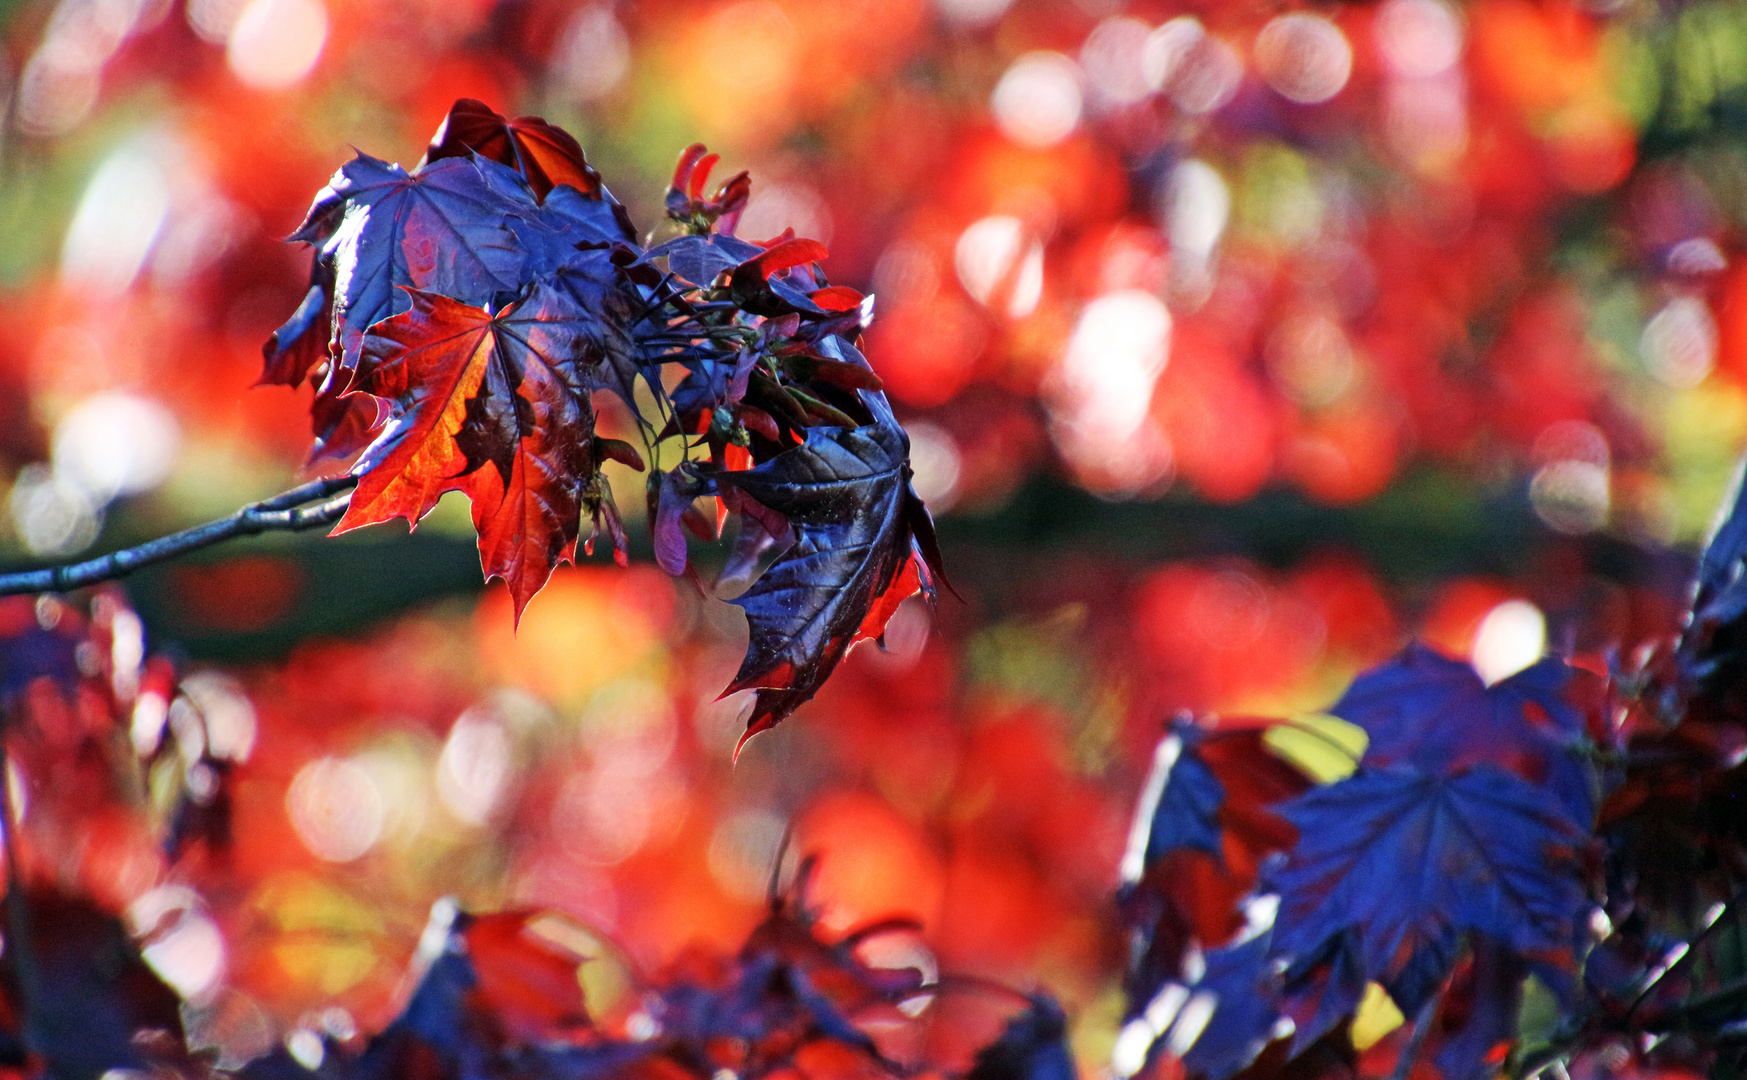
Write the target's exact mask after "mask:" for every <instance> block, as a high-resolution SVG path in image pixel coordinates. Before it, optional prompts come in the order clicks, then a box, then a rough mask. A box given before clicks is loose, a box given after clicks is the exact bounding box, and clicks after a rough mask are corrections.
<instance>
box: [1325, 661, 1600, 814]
mask: <svg viewBox="0 0 1747 1080" xmlns="http://www.w3.org/2000/svg"><path fill="white" fill-rule="evenodd" d="M1593 678H1594V677H1593V676H1591V675H1589V674H1588V673H1587V672H1581V671H1579V670H1577V669H1576V668H1573V667H1571V666H1570V665H1568V664H1566V663H1565V662H1564V661H1562V660H1559V659H1556V658H1548V659H1546V660H1542V661H1541V662H1539V663H1537V664H1535V665H1533V666H1531V667H1528V668H1526V669H1524V670H1522V671H1520V672H1518V673H1517V674H1515V675H1513V676H1511V677H1510V678H1508V679H1504V680H1501V681H1500V682H1498V683H1497V684H1495V685H1493V686H1490V687H1489V686H1487V685H1486V684H1485V683H1483V682H1482V681H1481V680H1480V676H1479V675H1478V674H1477V673H1476V672H1475V671H1474V668H1473V667H1472V666H1471V665H1469V664H1467V663H1465V662H1463V661H1460V660H1452V659H1449V658H1448V657H1445V656H1441V655H1439V654H1438V653H1437V652H1435V651H1433V650H1432V649H1430V648H1427V647H1426V646H1425V645H1422V644H1419V643H1415V644H1412V645H1409V646H1408V647H1407V648H1406V649H1405V650H1403V652H1402V653H1401V654H1400V655H1399V656H1397V657H1395V658H1394V659H1393V660H1390V661H1388V662H1386V663H1383V664H1379V665H1378V666H1376V667H1375V668H1372V669H1371V670H1369V671H1367V672H1365V673H1364V674H1363V675H1360V676H1359V677H1358V678H1356V679H1354V680H1353V684H1352V686H1351V687H1349V688H1348V690H1347V692H1346V693H1345V694H1343V695H1342V696H1341V699H1340V700H1339V701H1338V702H1336V703H1335V704H1334V705H1333V706H1332V707H1330V709H1329V712H1331V713H1333V714H1334V715H1335V716H1338V717H1340V718H1341V719H1343V720H1346V721H1348V722H1349V723H1353V724H1356V725H1358V726H1359V727H1361V728H1363V729H1364V730H1365V734H1366V735H1367V737H1368V740H1369V741H1368V742H1367V744H1366V746H1365V754H1364V757H1363V758H1362V759H1361V760H1362V763H1363V764H1364V765H1367V766H1383V765H1396V764H1411V765H1415V766H1418V767H1420V768H1422V769H1426V770H1428V771H1432V772H1448V771H1451V770H1454V769H1459V768H1462V767H1464V766H1466V765H1470V764H1474V763H1477V762H1490V763H1492V764H1494V765H1498V766H1500V767H1502V768H1506V769H1509V770H1511V771H1512V772H1514V773H1516V774H1517V775H1519V776H1521V777H1523V778H1524V779H1525V780H1528V781H1530V782H1533V783H1542V782H1546V783H1548V784H1549V785H1551V787H1552V788H1553V790H1554V791H1556V792H1557V793H1558V794H1559V797H1560V798H1561V799H1563V800H1565V802H1566V805H1567V806H1568V807H1569V808H1570V812H1571V814H1572V815H1573V817H1574V818H1575V819H1576V820H1579V821H1584V822H1587V821H1588V820H1589V819H1590V818H1591V817H1592V816H1593V815H1594V812H1595V804H1596V795H1597V792H1596V781H1595V777H1594V774H1593V770H1592V769H1591V768H1590V767H1589V766H1588V765H1587V764H1586V763H1585V762H1584V761H1583V760H1582V759H1581V758H1579V757H1578V756H1577V755H1576V754H1575V753H1573V752H1572V751H1573V749H1574V744H1575V743H1576V742H1577V741H1578V740H1580V739H1581V738H1582V737H1583V736H1584V734H1585V730H1586V727H1585V721H1584V713H1583V710H1582V709H1580V708H1579V707H1578V706H1577V705H1576V704H1574V702H1573V701H1572V699H1571V697H1570V696H1568V695H1569V694H1571V693H1573V692H1575V691H1579V690H1583V689H1588V688H1589V687H1588V686H1587V683H1588V682H1589V681H1590V680H1592V679H1593Z"/></svg>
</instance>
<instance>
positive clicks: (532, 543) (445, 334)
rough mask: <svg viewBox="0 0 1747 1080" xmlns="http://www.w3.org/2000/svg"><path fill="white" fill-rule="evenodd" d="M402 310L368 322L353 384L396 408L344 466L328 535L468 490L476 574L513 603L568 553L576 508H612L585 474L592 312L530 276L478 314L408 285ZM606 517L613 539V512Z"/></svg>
mask: <svg viewBox="0 0 1747 1080" xmlns="http://www.w3.org/2000/svg"><path fill="white" fill-rule="evenodd" d="M408 295H409V296H410V298H411V303H412V305H413V306H412V309H411V310H409V311H407V312H405V313H403V314H401V315H397V316H395V317H394V318H392V319H389V320H387V321H386V322H384V323H382V324H380V325H379V326H377V327H376V328H375V329H374V330H373V331H372V332H371V336H370V339H369V341H368V343H367V346H366V355H367V356H368V357H369V360H370V363H369V366H368V370H367V372H366V374H365V375H364V376H363V378H362V380H361V383H360V389H361V390H362V391H363V392H365V393H369V394H371V395H374V396H377V397H381V398H384V399H386V400H388V401H390V402H392V403H393V409H394V413H395V415H394V416H393V418H392V419H390V421H389V422H388V425H387V426H386V427H385V428H384V429H383V432H382V434H381V435H380V436H379V437H378V438H377V440H376V442H375V443H374V444H372V446H371V447H370V448H369V449H368V450H367V451H366V452H365V455H364V457H363V458H362V459H361V460H360V462H359V465H358V467H357V469H356V470H355V471H357V472H358V474H359V477H360V479H359V482H358V487H357V490H356V491H355V492H354V494H353V496H352V500H351V505H350V506H349V507H348V509H347V511H346V515H345V516H344V517H343V518H341V520H340V522H339V524H338V525H337V526H336V527H335V529H334V531H335V533H336V534H337V533H341V532H345V531H347V530H350V529H353V528H356V527H358V526H360V525H368V524H373V523H375V522H380V521H386V520H388V519H389V518H392V517H403V518H405V519H406V520H407V521H408V522H409V523H416V522H417V520H418V519H419V518H421V517H423V516H424V515H425V514H426V513H428V512H429V511H430V510H431V508H432V507H434V506H435V505H436V503H437V500H438V499H439V498H440V497H441V496H442V495H443V493H444V492H447V491H455V490H460V491H464V492H466V493H467V495H468V496H469V498H470V499H471V500H472V503H473V521H474V526H475V528H476V529H477V530H478V532H479V553H480V561H481V564H482V566H483V568H484V570H485V574H486V577H487V578H488V579H490V578H494V577H495V578H502V579H503V580H504V582H505V583H506V584H507V585H508V586H509V589H510V594H511V596H512V598H513V599H514V601H515V607H516V611H517V612H518V614H519V613H520V611H521V610H522V608H523V607H525V606H526V604H527V602H528V600H529V599H531V598H532V597H533V595H534V594H535V593H536V592H538V591H539V590H540V587H541V586H542V585H544V584H545V582H546V579H547V577H548V576H550V574H551V571H552V568H553V567H554V566H555V565H556V564H557V563H558V562H559V561H561V560H566V559H570V558H572V557H573V556H574V551H575V546H576V542H577V538H578V535H579V532H580V527H581V514H582V510H583V509H584V508H585V507H586V508H588V509H589V510H590V511H591V512H593V513H594V514H595V516H596V518H597V521H598V520H599V518H600V517H601V516H603V515H611V514H612V513H613V511H612V510H611V504H610V502H607V501H605V499H604V497H603V495H602V493H601V492H602V489H601V487H600V485H599V484H598V483H597V482H596V480H595V477H596V473H597V458H596V451H595V441H594V409H593V406H592V404H591V403H590V401H589V396H588V386H587V384H586V381H585V380H584V379H583V377H582V372H584V371H586V370H588V369H589V368H590V367H593V366H598V364H599V363H601V362H602V361H601V354H600V351H599V334H598V331H599V324H600V318H599V317H598V315H597V314H596V313H594V312H591V311H589V310H588V309H586V308H584V307H583V306H582V305H581V304H579V303H577V302H576V300H575V298H574V296H573V295H572V294H570V293H569V292H568V291H566V290H564V289H561V288H557V287H553V286H546V285H536V286H534V287H532V288H531V289H530V290H529V292H528V294H527V295H526V296H525V297H524V298H523V299H521V300H520V301H518V302H517V303H515V304H513V305H511V306H510V307H507V308H505V309H503V310H502V311H500V312H499V313H498V314H496V315H491V314H489V313H487V312H486V311H484V310H483V309H480V308H476V307H472V306H471V305H467V304H463V303H460V302H459V301H455V300H451V299H449V298H447V297H443V296H436V295H433V294H430V293H421V292H417V291H412V292H409V294H408ZM609 528H610V529H611V530H612V531H613V532H614V534H615V538H616V537H617V535H618V533H617V526H616V523H612V524H610V525H609Z"/></svg>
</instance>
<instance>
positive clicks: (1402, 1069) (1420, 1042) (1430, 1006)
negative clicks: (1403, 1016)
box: [1389, 982, 1450, 1080]
mask: <svg viewBox="0 0 1747 1080" xmlns="http://www.w3.org/2000/svg"><path fill="white" fill-rule="evenodd" d="M1449 988H1450V984H1449V983H1448V982H1445V983H1444V985H1443V986H1440V987H1438V992H1437V993H1435V994H1433V995H1432V997H1431V1000H1430V1001H1427V1002H1426V1003H1425V1004H1424V1005H1421V1006H1420V1009H1419V1015H1418V1016H1415V1017H1414V1018H1413V1033H1412V1034H1411V1035H1409V1036H1408V1038H1407V1045H1406V1046H1404V1047H1402V1048H1401V1056H1399V1057H1397V1058H1396V1059H1395V1068H1394V1070H1393V1071H1392V1072H1390V1074H1389V1080H1407V1074H1408V1073H1410V1072H1412V1071H1413V1063H1414V1062H1415V1061H1416V1060H1418V1058H1419V1052H1420V1050H1421V1049H1422V1048H1423V1047H1424V1046H1425V1041H1426V1036H1427V1035H1430V1034H1431V1030H1432V1020H1433V1018H1435V1017H1436V1016H1437V1014H1438V1006H1439V1005H1442V1004H1443V1002H1444V992H1445V991H1447V990H1448V989H1449Z"/></svg>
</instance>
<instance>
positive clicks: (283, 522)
mask: <svg viewBox="0 0 1747 1080" xmlns="http://www.w3.org/2000/svg"><path fill="white" fill-rule="evenodd" d="M357 483H358V478H357V477H355V476H336V477H331V478H329V479H326V480H316V481H314V482H312V483H308V484H304V485H303V486H302V487H298V488H293V489H292V490H290V491H287V492H285V493H284V494H282V495H275V496H273V497H272V498H271V499H264V500H262V501H261V502H258V503H250V504H249V505H248V506H245V507H243V508H242V509H241V510H238V511H237V512H236V513H234V514H231V515H230V516H229V517H222V518H219V519H218V520H217V521H209V522H207V523H206V524H204V525H196V526H194V527H193V528H192V529H183V530H182V531H181V532H178V533H171V534H170V535H169V536H162V537H159V538H158V539H156V540H148V541H146V542H145V543H143V544H139V545H136V546H134V547H130V548H123V549H122V550H120V551H112V552H110V553H109V554H107V555H100V556H98V557H97V558H95V559H87V560H85V561H84V562H77V563H69V564H67V565H65V566H50V567H44V568H43V569H41V570H21V571H18V572H17V573H12V574H0V596H15V595H17V594H19V593H40V592H70V591H72V590H73V589H82V588H84V587H85V586H87V585H95V584H97V583H98V582H100V581H110V580H113V579H115V578H118V577H121V576H123V575H125V574H131V573H133V572H134V571H135V570H138V569H141V568H142V567H146V566H151V565H152V564H154V563H160V562H163V561H165V560H166V559H174V558H176V557H177V556H179V555H186V554H188V553H189V552H191V551H198V550H200V549H201V548H204V547H211V546H212V545H213V544H217V543H222V542H223V541H225V540H231V539H234V538H236V537H239V536H254V535H257V534H259V533H264V532H297V531H299V530H302V529H312V528H315V527H316V526H319V525H329V524H332V523H333V522H335V521H338V520H339V519H340V517H341V515H343V514H345V512H346V507H347V505H348V504H349V503H350V502H351V499H352V494H351V492H350V491H348V490H347V489H348V488H351V487H353V486H355V485H356V484H357ZM335 492H345V494H342V495H338V496H335V497H333V498H329V496H334V493H335ZM318 499H325V500H326V501H325V502H316V500H318ZM309 503H316V505H314V506H310V505H308V504H309Z"/></svg>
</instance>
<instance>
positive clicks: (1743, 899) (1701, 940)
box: [1626, 889, 1747, 1019]
mask: <svg viewBox="0 0 1747 1080" xmlns="http://www.w3.org/2000/svg"><path fill="white" fill-rule="evenodd" d="M1743 903H1747V889H1741V890H1740V891H1738V892H1736V893H1735V895H1733V896H1731V897H1729V899H1728V900H1726V901H1724V902H1723V910H1721V911H1719V912H1717V917H1716V918H1714V919H1712V920H1711V921H1710V922H1709V923H1707V924H1706V925H1705V927H1704V928H1703V929H1701V930H1700V931H1699V932H1698V933H1696V934H1694V935H1693V936H1692V937H1691V938H1690V939H1689V940H1688V941H1687V942H1686V949H1685V951H1683V952H1682V953H1681V954H1680V955H1679V956H1677V957H1675V958H1674V959H1673V960H1670V961H1668V962H1667V963H1665V964H1662V965H1660V966H1659V967H1658V968H1657V969H1655V970H1653V971H1651V972H1650V974H1649V977H1648V978H1646V979H1645V980H1644V984H1643V985H1642V986H1641V987H1639V988H1638V992H1637V994H1636V995H1634V996H1633V998H1632V1004H1631V1007H1630V1008H1628V1009H1627V1010H1626V1017H1627V1019H1630V1018H1631V1017H1633V1016H1635V1015H1637V1012H1638V1008H1639V1006H1641V1005H1643V1004H1644V1002H1645V1001H1647V1000H1649V997H1650V995H1651V993H1652V992H1654V991H1655V989H1656V988H1657V987H1658V986H1660V985H1662V982H1663V980H1664V979H1666V978H1668V976H1670V975H1672V974H1674V973H1675V972H1676V971H1678V970H1680V969H1681V968H1683V967H1685V966H1686V965H1687V964H1689V963H1691V962H1692V960H1693V959H1694V957H1695V956H1696V955H1697V954H1698V950H1699V947H1700V946H1701V945H1704V944H1705V943H1706V942H1708V941H1709V940H1710V939H1711V938H1712V937H1714V936H1715V935H1716V934H1717V933H1718V932H1720V931H1721V929H1722V928H1723V920H1724V919H1725V918H1726V917H1728V915H1729V914H1730V912H1732V911H1734V910H1736V909H1738V908H1739V907H1740V906H1741V905H1742V904H1743ZM1699 1000H1702V999H1694V1002H1696V1001H1699ZM1694 1002H1687V1003H1686V1005H1685V1006H1683V1008H1684V1007H1686V1006H1690V1005H1692V1004H1694Z"/></svg>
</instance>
